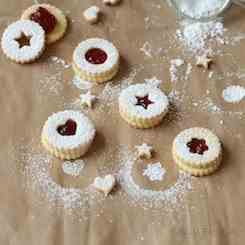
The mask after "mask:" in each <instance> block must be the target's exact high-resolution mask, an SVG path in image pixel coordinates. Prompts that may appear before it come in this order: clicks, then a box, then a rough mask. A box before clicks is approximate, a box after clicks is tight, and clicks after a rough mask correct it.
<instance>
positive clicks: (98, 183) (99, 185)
mask: <svg viewBox="0 0 245 245" xmlns="http://www.w3.org/2000/svg"><path fill="white" fill-rule="evenodd" d="M115 185H116V178H115V177H114V176H113V175H111V174H109V175H106V176H105V177H104V178H103V177H96V178H95V180H94V183H93V186H94V188H95V189H97V190H98V191H101V192H103V193H104V194H105V196H108V194H109V193H110V192H111V191H112V189H113V188H114V186H115Z"/></svg>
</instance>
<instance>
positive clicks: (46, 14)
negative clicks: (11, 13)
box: [21, 3, 68, 44]
mask: <svg viewBox="0 0 245 245" xmlns="http://www.w3.org/2000/svg"><path fill="white" fill-rule="evenodd" d="M21 19H23V20H26V19H27V20H30V19H31V20H33V21H35V22H37V23H39V24H40V25H41V26H42V27H43V29H44V30H45V33H46V42H47V44H51V43H54V42H56V41H58V40H59V39H61V38H62V37H63V36H64V34H65V32H66V29H67V25H68V22H67V18H66V16H65V15H64V13H63V12H62V11H61V10H60V9H58V8H56V7H54V6H52V5H50V4H46V3H43V4H35V5H32V6H31V7H29V8H28V9H26V10H25V11H24V13H23V14H22V16H21Z"/></svg>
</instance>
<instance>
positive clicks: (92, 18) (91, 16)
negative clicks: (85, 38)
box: [83, 6, 100, 24]
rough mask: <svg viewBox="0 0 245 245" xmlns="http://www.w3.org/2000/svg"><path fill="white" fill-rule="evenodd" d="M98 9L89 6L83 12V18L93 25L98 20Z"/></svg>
mask: <svg viewBox="0 0 245 245" xmlns="http://www.w3.org/2000/svg"><path fill="white" fill-rule="evenodd" d="M99 14H100V9H99V7H97V6H91V7H90V8H88V9H86V10H85V11H84V12H83V16H84V18H85V20H86V21H87V22H89V23H90V24H95V23H97V22H98V20H99Z"/></svg>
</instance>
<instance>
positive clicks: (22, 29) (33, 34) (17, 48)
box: [1, 20, 45, 64]
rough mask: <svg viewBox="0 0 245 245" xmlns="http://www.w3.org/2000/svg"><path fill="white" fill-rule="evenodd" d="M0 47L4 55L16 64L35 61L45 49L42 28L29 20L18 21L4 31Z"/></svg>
mask: <svg viewBox="0 0 245 245" xmlns="http://www.w3.org/2000/svg"><path fill="white" fill-rule="evenodd" d="M1 46H2V50H3V52H4V54H5V55H6V56H7V57H8V58H9V59H11V60H12V61H15V62H17V63H21V64H24V63H30V62H32V61H34V60H36V59H37V58H38V57H39V56H40V55H41V54H42V53H43V51H44V48H45V33H44V30H43V28H42V27H41V26H40V25H39V24H37V23H35V22H33V21H30V20H18V21H16V22H14V23H12V24H10V25H9V26H8V27H7V28H6V29H5V31H4V33H3V36H2V40H1Z"/></svg>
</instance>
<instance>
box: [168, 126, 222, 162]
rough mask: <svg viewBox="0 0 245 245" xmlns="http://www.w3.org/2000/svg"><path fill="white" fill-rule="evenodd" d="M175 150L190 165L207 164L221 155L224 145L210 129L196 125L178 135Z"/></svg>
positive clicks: (174, 145) (174, 144)
mask: <svg viewBox="0 0 245 245" xmlns="http://www.w3.org/2000/svg"><path fill="white" fill-rule="evenodd" d="M173 151H174V154H176V155H177V157H178V158H180V159H181V160H183V161H184V162H186V163H188V164H189V165H193V166H195V165H197V166H199V165H200V166H206V165H209V163H213V162H215V160H216V159H218V158H219V157H220V154H221V151H222V147H221V142H220V140H219V138H218V137H217V136H216V135H215V134H214V133H212V132H211V131H210V130H209V129H205V128H198V127H196V128H190V129H186V130H184V131H182V132H181V133H180V134H179V135H177V137H176V138H175V140H174V143H173Z"/></svg>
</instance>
